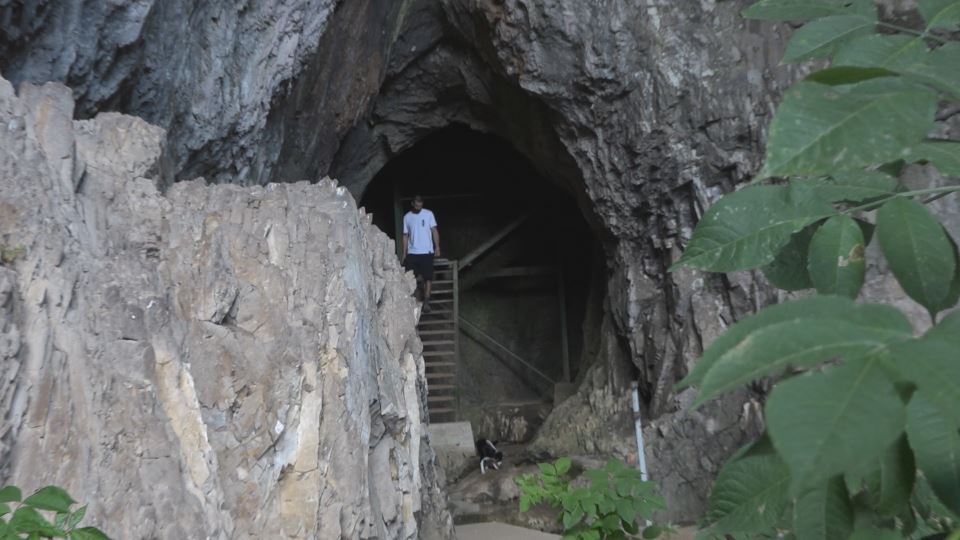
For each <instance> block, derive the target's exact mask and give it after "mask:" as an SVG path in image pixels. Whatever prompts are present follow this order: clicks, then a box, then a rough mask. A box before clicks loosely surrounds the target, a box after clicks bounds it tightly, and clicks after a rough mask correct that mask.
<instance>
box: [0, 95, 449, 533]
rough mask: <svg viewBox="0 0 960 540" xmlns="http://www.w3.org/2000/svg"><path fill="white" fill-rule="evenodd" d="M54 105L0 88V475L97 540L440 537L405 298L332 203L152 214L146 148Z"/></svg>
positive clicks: (189, 205) (377, 237)
mask: <svg viewBox="0 0 960 540" xmlns="http://www.w3.org/2000/svg"><path fill="white" fill-rule="evenodd" d="M73 107H74V103H73V100H72V98H71V91H70V89H68V88H66V87H64V86H61V85H59V84H52V83H51V84H46V85H43V86H35V85H31V84H25V85H23V86H22V87H21V88H20V91H19V96H16V95H14V91H13V88H12V86H11V85H10V84H9V83H7V82H6V81H5V80H3V79H0V243H2V244H3V245H4V246H5V247H9V248H22V250H20V251H19V252H17V256H16V258H15V260H12V261H10V260H7V261H5V262H4V263H3V265H2V266H0V410H2V411H3V412H2V416H0V477H2V478H3V479H4V480H5V481H10V482H12V483H15V484H17V485H20V486H21V487H23V488H24V489H26V490H30V489H34V488H37V487H39V486H41V485H44V484H47V483H55V484H58V485H62V486H64V487H65V488H67V489H68V491H69V492H70V493H71V494H73V495H74V496H75V497H77V498H78V499H80V500H81V501H83V502H85V503H89V505H90V506H89V511H88V512H87V518H86V519H85V521H86V522H91V523H94V524H96V525H98V526H100V527H101V528H102V529H104V530H105V531H106V532H108V533H109V534H110V535H111V536H112V537H114V538H130V539H135V538H170V539H173V538H176V539H181V538H221V539H226V538H323V539H329V538H350V539H353V538H368V537H377V538H408V539H414V538H420V537H422V538H447V537H450V536H451V534H452V531H451V521H450V516H449V513H448V512H447V510H446V508H445V496H444V494H443V492H442V491H441V487H440V486H441V484H442V479H440V478H438V477H437V474H438V473H437V471H436V470H435V462H434V456H433V453H432V450H431V449H430V448H429V444H428V441H427V439H426V434H425V429H424V425H423V423H422V418H423V414H424V410H423V397H424V396H423V393H424V379H423V361H422V357H421V355H420V352H421V345H420V342H419V340H418V339H417V338H416V333H415V330H414V321H415V310H416V309H417V308H416V305H415V303H414V301H413V299H412V298H411V292H412V289H413V282H412V279H411V278H410V277H409V276H405V275H404V274H403V273H402V272H401V271H400V269H399V267H398V266H399V265H398V263H397V261H396V257H395V256H394V255H393V248H392V243H391V242H390V241H389V239H388V238H387V237H386V236H385V235H383V234H382V233H381V232H380V231H378V230H376V228H375V227H373V226H372V225H371V224H370V221H369V219H368V216H366V215H365V214H364V213H363V212H362V211H359V212H358V210H357V208H356V206H355V203H354V202H353V200H352V198H351V197H350V195H349V193H347V191H346V190H345V189H344V188H342V187H337V186H336V184H335V183H334V182H333V181H330V180H324V181H322V182H320V183H319V184H308V183H295V184H270V185H267V186H264V187H251V188H244V187H240V186H226V185H224V186H208V185H207V184H206V183H205V182H203V181H202V180H195V181H189V182H182V183H178V184H176V185H175V186H173V187H172V188H171V189H170V190H169V191H168V192H167V193H165V194H161V193H160V192H159V191H158V188H157V182H158V179H159V178H160V176H161V168H162V166H163V160H162V155H163V154H162V152H163V144H164V132H163V130H162V129H160V128H158V127H155V126H152V125H150V124H148V123H146V122H144V121H143V120H141V119H139V118H134V117H129V116H124V115H121V114H117V113H102V114H99V115H97V116H96V117H95V118H93V119H90V120H80V121H74V120H73ZM10 258H12V257H8V258H7V259H10Z"/></svg>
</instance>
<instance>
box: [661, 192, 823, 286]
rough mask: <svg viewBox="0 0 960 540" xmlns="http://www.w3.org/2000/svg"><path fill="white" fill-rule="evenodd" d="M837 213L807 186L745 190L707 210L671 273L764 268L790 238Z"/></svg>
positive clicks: (721, 200) (733, 194)
mask: <svg viewBox="0 0 960 540" xmlns="http://www.w3.org/2000/svg"><path fill="white" fill-rule="evenodd" d="M835 213H836V211H835V210H834V209H833V207H832V206H830V205H829V204H827V203H826V202H824V201H822V200H820V199H818V198H816V196H815V195H814V193H813V191H812V190H811V188H810V187H809V186H805V185H802V184H799V183H794V184H791V185H790V186H758V185H754V186H748V187H746V188H743V189H741V190H739V191H736V192H734V193H730V194H728V195H726V196H724V197H723V198H721V199H720V201H718V202H717V203H716V204H714V205H713V206H712V207H710V210H708V211H707V213H706V214H705V215H704V216H703V219H701V220H700V222H699V223H698V224H697V227H696V229H695V230H694V232H693V238H692V239H691V240H690V245H689V246H688V247H687V249H686V251H685V252H684V253H683V256H681V257H680V259H679V260H678V261H677V262H676V263H674V265H673V266H672V267H671V271H672V270H674V269H676V268H678V267H680V266H690V267H694V268H700V269H703V270H710V271H713V272H732V271H735V270H746V269H749V268H756V267H759V266H763V265H765V264H767V263H769V262H770V261H772V260H773V259H774V258H775V257H776V254H777V252H778V251H780V248H782V247H783V246H785V245H786V244H787V242H789V241H790V236H791V235H792V234H793V233H795V232H797V231H799V230H800V229H802V228H804V227H806V226H807V225H809V224H810V223H813V222H814V221H817V220H818V219H822V218H824V217H827V216H831V215H833V214H835Z"/></svg>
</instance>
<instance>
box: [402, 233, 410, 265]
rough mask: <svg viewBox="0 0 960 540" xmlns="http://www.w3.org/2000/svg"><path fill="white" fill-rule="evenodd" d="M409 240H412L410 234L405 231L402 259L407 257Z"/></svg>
mask: <svg viewBox="0 0 960 540" xmlns="http://www.w3.org/2000/svg"><path fill="white" fill-rule="evenodd" d="M409 241H410V235H409V234H406V233H404V235H403V256H402V257H400V260H401V261H402V260H404V259H406V258H407V243H408V242H409Z"/></svg>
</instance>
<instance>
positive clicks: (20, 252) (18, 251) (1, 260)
mask: <svg viewBox="0 0 960 540" xmlns="http://www.w3.org/2000/svg"><path fill="white" fill-rule="evenodd" d="M26 253H27V249H26V248H25V247H23V246H5V245H3V244H0V264H3V265H8V264H13V261H15V260H17V259H19V258H20V257H23V256H24V255H26Z"/></svg>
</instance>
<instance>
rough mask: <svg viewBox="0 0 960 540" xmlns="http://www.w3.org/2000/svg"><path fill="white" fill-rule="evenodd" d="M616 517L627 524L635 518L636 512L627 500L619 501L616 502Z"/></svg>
mask: <svg viewBox="0 0 960 540" xmlns="http://www.w3.org/2000/svg"><path fill="white" fill-rule="evenodd" d="M616 507H617V515H619V516H620V519H622V520H624V521H626V522H627V523H633V520H635V519H636V518H637V511H636V509H634V508H633V504H632V503H631V502H630V501H629V500H628V499H620V500H618V501H617V502H616Z"/></svg>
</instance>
